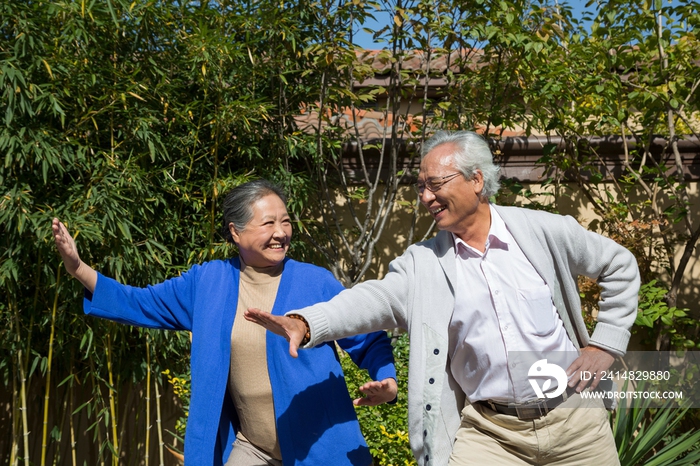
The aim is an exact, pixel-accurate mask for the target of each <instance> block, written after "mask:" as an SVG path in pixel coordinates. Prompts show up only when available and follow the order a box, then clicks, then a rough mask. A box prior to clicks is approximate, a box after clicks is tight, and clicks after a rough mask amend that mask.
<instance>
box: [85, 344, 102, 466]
mask: <svg viewBox="0 0 700 466" xmlns="http://www.w3.org/2000/svg"><path fill="white" fill-rule="evenodd" d="M89 361H90V376H91V379H92V393H93V396H94V397H95V404H96V405H97V404H98V403H99V402H100V401H103V400H102V396H101V394H100V390H99V389H98V387H97V381H96V380H95V379H96V377H95V361H94V360H93V358H92V353H90V356H89ZM97 416H98V420H99V411H97ZM95 429H97V443H98V445H99V446H100V447H99V449H98V455H99V458H100V466H104V465H105V461H104V456H103V455H102V446H103V443H102V430H101V429H100V423H99V422H97V423H95Z"/></svg>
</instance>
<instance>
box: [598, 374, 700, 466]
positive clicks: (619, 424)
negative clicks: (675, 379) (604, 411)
mask: <svg viewBox="0 0 700 466" xmlns="http://www.w3.org/2000/svg"><path fill="white" fill-rule="evenodd" d="M626 388H627V385H626V384H625V386H624V387H623V391H625V390H626ZM643 388H644V387H643V386H639V387H637V389H638V390H642V389H643ZM651 403H652V401H651V400H650V399H644V400H640V401H639V402H635V403H634V404H632V405H628V402H627V400H622V401H621V404H620V406H618V408H617V410H616V411H615V412H614V414H612V415H611V423H612V429H613V436H614V437H615V444H616V445H617V451H618V454H619V457H620V464H621V465H622V466H638V465H644V466H671V465H673V466H682V465H693V464H697V462H698V461H700V449H698V444H699V443H700V431H697V430H695V431H685V432H679V430H678V427H680V426H681V422H682V421H683V420H684V418H686V415H687V414H688V413H689V411H688V409H687V408H685V409H680V408H677V407H675V406H674V405H673V403H674V401H673V400H667V401H666V402H665V403H664V404H663V406H661V407H658V408H651Z"/></svg>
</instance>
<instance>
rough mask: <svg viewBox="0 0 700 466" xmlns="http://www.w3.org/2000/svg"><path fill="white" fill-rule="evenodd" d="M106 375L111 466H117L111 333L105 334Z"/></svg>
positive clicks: (117, 445)
mask: <svg viewBox="0 0 700 466" xmlns="http://www.w3.org/2000/svg"><path fill="white" fill-rule="evenodd" d="M106 356H107V375H108V379H109V387H108V388H109V415H110V418H111V421H112V447H114V454H113V455H112V465H113V466H119V439H118V437H117V409H116V400H115V393H114V392H115V390H114V371H113V370H112V332H111V331H110V332H109V333H108V334H107V355H106Z"/></svg>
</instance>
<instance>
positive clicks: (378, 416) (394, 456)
mask: <svg viewBox="0 0 700 466" xmlns="http://www.w3.org/2000/svg"><path fill="white" fill-rule="evenodd" d="M393 345H394V358H395V360H396V376H397V379H398V380H397V383H398V387H399V391H398V397H397V398H398V399H397V401H396V404H383V405H380V406H372V407H370V406H360V407H357V408H356V411H357V417H358V419H359V420H360V426H361V427H362V433H363V435H364V436H365V439H366V440H367V445H369V449H370V451H371V453H372V456H373V457H374V461H375V464H378V465H382V466H409V465H414V464H416V461H415V459H414V457H413V453H412V452H411V447H410V445H409V443H408V397H407V396H408V390H407V383H408V350H409V345H408V335H407V334H402V335H397V336H395V337H394V338H393ZM340 362H341V364H342V366H343V371H344V372H345V381H346V383H347V385H348V390H349V391H350V395H351V396H352V397H355V398H357V397H359V396H360V394H359V390H358V388H359V387H360V386H361V385H363V384H364V383H365V382H367V381H368V380H369V376H368V375H367V371H365V370H364V369H359V368H358V367H357V366H355V364H354V363H353V362H352V360H351V359H350V357H349V356H348V355H347V354H345V353H341V358H340Z"/></svg>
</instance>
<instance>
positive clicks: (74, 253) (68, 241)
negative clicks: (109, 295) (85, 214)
mask: <svg viewBox="0 0 700 466" xmlns="http://www.w3.org/2000/svg"><path fill="white" fill-rule="evenodd" d="M51 230H53V238H54V241H55V243H56V249H58V252H59V254H61V258H62V259H63V265H64V266H65V268H66V272H68V273H69V274H71V275H72V276H74V277H75V278H77V279H78V280H79V281H80V283H82V284H83V286H84V287H85V288H87V289H88V290H89V291H90V292H91V293H92V292H93V291H95V285H97V272H95V270H94V269H92V268H91V267H89V266H88V265H87V264H86V263H85V262H83V261H81V260H80V255H79V254H78V248H77V247H76V246H75V241H74V240H73V237H72V236H71V235H70V234H69V233H68V229H67V228H66V226H65V225H64V224H63V223H61V222H60V221H59V220H58V219H57V218H54V219H53V221H52V222H51Z"/></svg>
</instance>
